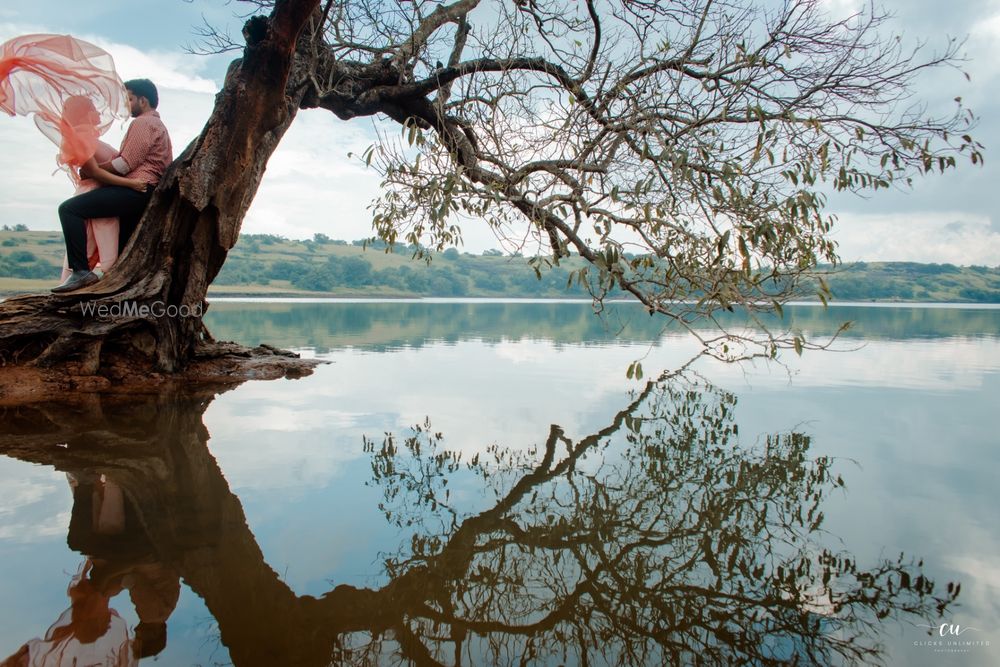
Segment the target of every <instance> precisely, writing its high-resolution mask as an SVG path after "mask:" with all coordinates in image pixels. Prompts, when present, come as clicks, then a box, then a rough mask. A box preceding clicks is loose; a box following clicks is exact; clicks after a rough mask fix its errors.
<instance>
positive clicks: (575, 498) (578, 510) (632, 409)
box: [0, 376, 957, 666]
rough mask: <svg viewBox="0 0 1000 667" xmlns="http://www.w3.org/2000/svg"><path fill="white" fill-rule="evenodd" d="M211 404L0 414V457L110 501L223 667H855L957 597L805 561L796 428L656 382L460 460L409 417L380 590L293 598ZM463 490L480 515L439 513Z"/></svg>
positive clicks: (838, 558) (802, 454) (707, 390)
mask: <svg viewBox="0 0 1000 667" xmlns="http://www.w3.org/2000/svg"><path fill="white" fill-rule="evenodd" d="M212 398H213V397H212V395H210V394H204V395H192V394H184V395H178V396H173V397H148V398H140V399H135V398H133V399H132V400H130V401H129V402H127V403H124V402H121V401H120V400H114V399H110V398H109V399H104V400H94V401H92V402H89V403H86V404H81V405H78V406H76V407H75V409H74V411H68V410H67V407H66V406H65V405H60V406H53V407H51V408H48V407H46V406H41V407H35V408H18V409H8V410H7V411H6V412H4V413H2V421H3V423H4V425H5V428H4V432H5V433H9V434H10V435H4V436H0V453H4V454H6V455H8V456H13V457H16V458H19V459H22V460H26V461H33V462H37V463H43V464H46V465H51V466H54V467H56V468H58V469H60V470H66V471H72V472H73V473H74V474H75V475H104V476H105V479H108V480H110V481H112V482H113V483H114V484H117V485H118V486H119V487H121V489H122V490H123V492H124V495H125V497H126V499H127V502H128V504H129V511H130V513H131V514H130V516H134V517H135V520H136V521H137V522H138V525H139V526H141V530H142V531H143V532H144V533H145V536H146V538H147V541H148V544H150V545H152V549H153V550H154V551H155V557H156V560H157V562H158V563H162V564H163V566H164V567H166V568H169V570H170V571H172V572H176V573H177V574H179V575H180V577H181V578H182V579H183V581H184V582H185V583H186V584H187V585H188V586H189V587H190V588H191V589H192V590H193V591H194V592H195V593H197V594H198V595H199V596H201V597H202V598H203V600H204V601H205V604H206V606H207V607H208V609H209V610H210V612H211V613H212V615H213V616H214V618H215V620H216V621H217V623H218V628H219V633H220V637H221V641H222V643H223V644H224V645H225V646H226V647H227V648H228V650H229V653H230V657H231V658H232V661H233V663H234V664H235V665H238V666H244V665H273V664H282V665H327V664H357V665H374V664H378V665H383V664H388V665H392V664H417V665H439V664H456V665H457V664H462V665H514V664H517V665H522V664H524V665H557V664H567V665H573V664H579V665H604V664H612V665H642V664H705V665H716V664H719V665H730V664H760V665H771V664H774V665H778V664H781V665H785V664H824V665H826V664H837V663H846V664H868V663H870V662H873V661H876V660H877V659H878V658H879V655H880V647H879V635H880V632H881V631H882V630H883V629H884V628H886V627H888V626H887V624H888V623H889V622H890V621H894V620H895V621H896V622H898V621H901V620H908V619H912V620H914V621H916V620H918V619H921V621H920V622H926V620H924V619H930V618H935V617H939V616H941V615H942V614H944V613H945V612H946V611H947V608H948V606H949V605H950V603H951V602H952V601H953V600H954V599H955V596H956V595H957V587H952V586H949V587H948V592H947V593H945V592H940V591H938V592H937V593H936V592H935V591H936V587H935V586H934V584H933V583H932V582H931V581H930V580H929V579H928V578H927V577H926V576H924V575H923V574H922V573H921V567H920V564H919V563H918V564H915V563H913V562H912V561H911V560H910V559H908V558H906V557H905V556H903V555H900V557H899V558H898V559H895V560H884V561H881V562H876V563H874V564H867V565H862V564H859V563H857V562H856V560H855V558H854V557H853V556H852V555H851V554H850V553H848V552H844V551H839V552H836V553H835V552H831V551H830V550H828V549H826V548H824V547H823V546H822V545H823V544H828V543H830V542H831V541H832V540H831V539H829V537H830V536H828V535H826V534H825V533H824V531H823V529H822V523H823V504H824V502H825V499H826V497H827V496H828V495H829V493H830V492H831V491H833V490H836V489H838V488H840V487H841V486H842V485H843V482H842V481H841V480H840V478H839V477H838V476H836V474H835V473H834V472H833V471H832V467H831V466H832V461H831V460H830V459H828V458H824V457H818V458H811V457H810V456H809V452H808V449H809V445H810V442H809V438H808V436H806V435H804V434H801V433H788V434H781V435H774V436H771V437H768V438H767V439H766V442H764V443H763V444H762V445H761V446H760V447H756V448H745V447H741V446H740V445H739V443H738V427H737V424H736V422H735V421H734V409H735V405H736V398H735V396H733V395H732V394H729V393H726V392H724V391H720V390H718V389H716V388H713V387H711V386H709V385H707V384H705V383H703V382H699V381H694V380H692V379H690V378H689V379H683V378H681V377H666V376H664V377H662V378H660V379H659V380H657V381H653V382H649V383H648V384H647V385H646V387H645V389H644V390H643V391H642V392H641V393H638V394H637V395H636V396H634V397H633V400H632V402H631V403H630V404H629V405H627V406H626V407H625V408H624V409H623V410H621V411H620V412H619V413H617V414H616V415H615V416H614V418H613V419H612V420H611V423H609V424H608V425H607V426H606V427H604V428H603V429H601V430H600V431H598V432H596V433H594V434H592V435H590V436H587V437H585V438H582V439H578V440H574V439H572V438H569V437H567V436H566V434H565V433H564V432H563V430H562V429H561V428H560V427H558V426H552V427H551V428H550V431H549V433H548V435H547V437H546V438H545V441H544V443H543V444H542V445H540V446H539V447H538V448H537V449H536V450H533V451H532V450H529V451H524V450H514V449H506V448H503V447H500V446H493V447H491V448H490V449H489V451H488V453H487V454H485V455H482V456H478V457H473V458H472V459H471V460H469V461H465V460H463V457H462V456H460V455H459V454H456V453H454V452H451V451H449V450H447V449H446V448H445V447H444V439H443V436H442V435H441V434H438V433H435V432H433V430H432V429H431V428H430V426H429V424H425V425H422V426H420V427H418V428H415V429H414V430H413V432H412V433H410V434H409V435H407V436H406V437H402V438H400V437H397V436H394V435H388V436H386V437H385V439H384V441H383V442H381V443H376V442H373V441H368V442H366V446H367V449H368V450H369V451H370V452H371V456H372V469H373V480H372V482H371V483H374V484H378V485H380V486H381V487H382V488H383V491H384V496H385V500H384V503H383V505H382V509H383V511H384V512H385V514H386V516H387V518H388V519H389V520H390V521H392V522H394V523H396V524H397V525H398V526H399V527H400V529H401V530H402V531H404V533H405V534H406V535H407V539H406V540H405V544H404V546H403V547H401V548H400V549H399V551H398V552H397V553H395V554H392V555H388V556H387V557H386V558H385V563H386V575H387V578H386V581H387V583H386V584H385V585H384V586H382V587H380V588H358V587H354V586H348V585H339V586H336V587H335V588H333V589H332V590H330V591H329V592H327V593H326V594H324V595H323V596H321V597H319V598H316V597H311V596H296V595H295V594H294V592H293V591H291V589H289V588H288V586H287V585H285V583H284V582H282V581H281V579H280V577H279V576H278V575H277V574H276V573H275V572H274V571H273V570H272V569H271V568H270V566H268V565H267V563H266V562H265V560H264V556H263V553H262V552H261V550H260V548H259V546H258V545H257V542H256V540H255V538H254V536H253V534H252V533H251V532H250V530H249V528H248V526H247V522H246V517H245V515H244V513H243V509H242V506H241V504H240V501H239V499H238V498H237V497H236V496H235V495H234V494H233V493H232V492H231V491H230V489H229V486H228V484H227V482H226V480H225V478H224V477H223V475H222V472H221V470H220V469H219V467H218V464H217V463H216V461H215V459H214V458H213V457H212V455H211V454H210V452H209V450H208V446H207V442H208V432H207V430H206V428H205V426H204V424H203V422H202V415H203V413H204V411H205V409H206V408H207V406H208V404H209V403H210V402H211V400H212ZM487 437H489V436H487ZM466 458H467V457H466ZM473 482H474V484H473ZM470 488H475V489H478V491H479V492H484V493H485V494H486V496H483V497H489V498H490V500H489V502H487V503H486V505H488V507H485V508H484V509H482V510H481V511H476V512H469V511H468V510H467V509H466V510H462V509H461V508H460V506H459V503H458V502H457V500H456V498H457V496H458V495H459V494H458V493H455V494H453V492H452V490H453V489H463V490H465V492H466V493H465V495H468V493H467V492H468V490H469V489H470ZM480 504H482V503H480ZM104 556H105V557H107V554H105V555H104ZM12 648H13V647H12ZM3 650H6V647H4V649H3Z"/></svg>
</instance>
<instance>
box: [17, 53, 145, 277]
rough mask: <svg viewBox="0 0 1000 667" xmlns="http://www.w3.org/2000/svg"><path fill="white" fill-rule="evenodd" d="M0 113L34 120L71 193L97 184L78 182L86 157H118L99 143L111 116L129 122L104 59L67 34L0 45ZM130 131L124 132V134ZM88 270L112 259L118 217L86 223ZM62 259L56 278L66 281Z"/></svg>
mask: <svg viewBox="0 0 1000 667" xmlns="http://www.w3.org/2000/svg"><path fill="white" fill-rule="evenodd" d="M0 110H2V111H5V112H6V113H8V114H10V115H11V116H13V115H15V114H17V115H21V116H29V115H30V116H33V117H34V120H35V125H37V126H38V129H39V130H41V131H42V134H44V135H45V136H46V137H48V138H49V139H50V140H51V141H52V142H53V143H54V144H56V145H57V146H58V147H59V153H58V154H57V155H56V162H57V163H58V164H59V166H60V168H62V169H64V170H65V171H66V172H67V173H68V174H69V176H70V178H71V179H72V180H73V183H75V184H76V186H77V187H76V194H81V193H83V192H88V191H89V190H93V189H94V188H96V187H100V185H99V184H98V183H97V182H96V181H92V180H90V179H81V178H80V174H79V168H80V167H81V166H83V165H84V164H85V163H86V162H87V160H89V159H90V158H91V157H95V158H97V162H98V163H105V162H108V161H110V160H111V159H112V158H114V157H115V156H116V155H117V153H118V152H117V151H115V149H113V148H112V147H110V146H108V145H107V144H104V143H102V142H101V141H100V140H99V138H100V136H101V135H102V134H104V132H106V131H107V129H108V128H109V127H111V124H112V123H113V122H114V120H115V119H116V118H121V119H125V118H128V117H129V108H128V95H127V92H126V91H125V86H124V84H123V83H122V80H121V79H120V78H119V76H118V73H117V72H116V71H115V64H114V61H113V60H112V59H111V55H110V54H108V53H107V52H106V51H104V50H103V49H101V48H100V47H97V46H94V45H93V44H91V43H89V42H85V41H83V40H82V39H77V38H75V37H70V36H69V35H44V34H40V35H23V36H21V37H15V38H14V39H10V40H8V41H6V42H4V43H3V44H0ZM130 131H131V128H130ZM87 256H88V258H89V259H90V262H89V263H90V267H91V268H94V267H95V266H98V265H99V266H100V268H101V270H102V271H104V272H107V271H108V269H110V268H111V266H112V265H113V264H114V263H115V261H116V260H117V259H118V219H117V218H101V219H98V220H88V221H87ZM69 273H70V272H69V269H68V266H67V265H66V263H65V261H64V264H63V279H64V280H65V279H66V277H67V276H68V275H69Z"/></svg>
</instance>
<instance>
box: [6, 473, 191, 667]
mask: <svg viewBox="0 0 1000 667" xmlns="http://www.w3.org/2000/svg"><path fill="white" fill-rule="evenodd" d="M69 479H70V485H71V486H72V487H73V513H72V518H71V519H70V528H69V544H70V546H71V547H72V548H74V549H76V550H78V551H81V552H82V553H84V554H86V555H87V556H88V557H87V559H86V560H85V561H84V562H83V563H82V564H81V565H80V569H79V571H78V572H77V573H76V575H75V576H74V577H73V579H72V581H71V582H70V585H69V588H68V589H67V591H66V593H67V595H68V596H69V598H70V607H69V609H67V610H66V611H64V612H63V613H62V614H61V615H60V616H59V618H58V619H57V620H56V622H55V623H53V624H52V626H51V627H49V629H48V632H46V633H45V636H44V637H43V638H38V639H32V640H31V641H28V642H26V643H25V644H24V645H22V646H21V648H20V649H18V650H17V652H15V653H14V654H13V655H11V656H10V657H9V658H7V659H6V660H4V661H3V662H2V663H0V667H70V666H75V667H84V666H87V667H125V666H127V665H135V664H136V663H137V662H138V659H139V658H141V657H147V656H153V655H156V654H158V653H159V652H160V651H162V650H163V648H164V646H165V645H166V639H167V625H166V621H167V618H168V617H169V616H170V614H171V612H172V611H173V609H174V607H175V605H176V604H177V599H178V596H179V594H180V581H179V579H178V576H177V574H176V573H174V572H173V571H172V570H170V569H169V568H168V567H166V566H165V565H163V564H162V563H160V562H159V561H158V560H157V559H156V558H155V557H154V556H153V552H152V547H151V545H150V543H149V540H148V538H147V537H146V535H145V533H144V532H143V531H142V530H141V529H140V528H139V526H138V522H137V521H136V519H135V517H134V515H133V513H132V511H131V508H130V507H129V506H128V505H127V504H126V502H125V497H124V494H123V493H122V490H121V488H120V487H118V486H117V485H116V484H114V483H113V482H112V481H110V480H108V479H106V478H105V477H104V476H103V475H102V476H99V477H98V476H93V475H84V474H80V475H70V476H69ZM123 590H128V592H129V597H130V598H131V600H132V604H133V605H134V606H135V610H136V614H137V615H138V617H139V625H138V626H136V628H135V631H134V633H132V632H129V629H128V627H127V625H126V623H125V621H124V619H122V617H121V616H120V615H119V614H118V612H117V611H115V610H114V609H112V608H111V606H110V603H111V598H113V597H115V596H116V595H118V594H119V593H120V592H122V591H123Z"/></svg>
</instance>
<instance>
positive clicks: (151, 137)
mask: <svg viewBox="0 0 1000 667" xmlns="http://www.w3.org/2000/svg"><path fill="white" fill-rule="evenodd" d="M125 90H126V91H127V92H128V102H129V111H130V113H131V114H132V118H133V119H134V120H133V121H132V123H131V125H129V128H128V131H127V132H126V133H125V139H123V140H122V145H121V150H120V151H119V153H118V155H117V156H116V157H115V158H113V159H112V160H111V161H110V162H108V163H105V164H101V165H98V169H99V170H101V171H106V172H110V173H111V174H114V175H118V176H124V177H125V178H128V179H132V180H139V181H142V182H143V183H145V184H146V188H145V190H143V191H141V192H140V191H139V190H135V189H132V188H128V187H124V186H120V185H106V186H104V187H101V188H97V189H96V190H91V191H90V192H85V193H83V194H80V195H77V196H75V197H72V198H70V199H67V200H66V201H64V202H63V203H62V204H61V205H60V206H59V222H60V224H61V225H62V230H63V237H64V238H65V240H66V255H67V258H68V260H69V268H70V269H72V271H73V272H72V274H70V276H69V277H68V278H67V279H66V281H65V282H64V283H63V284H61V285H59V286H58V287H54V288H53V289H52V292H54V293H56V294H61V293H64V292H72V291H73V290H77V289H80V288H81V287H86V286H88V285H93V284H94V283H95V282H97V280H98V278H97V275H96V274H94V272H93V271H91V270H90V266H89V264H88V262H87V230H86V226H85V221H86V220H87V219H88V218H113V217H117V218H118V221H119V222H118V224H119V232H118V249H119V252H121V251H122V250H124V248H125V244H126V243H128V239H129V237H130V236H131V235H132V232H133V231H134V230H135V228H136V225H138V224H139V220H140V219H141V218H142V213H143V211H145V210H146V205H147V204H148V203H149V200H150V198H151V197H152V196H153V190H154V189H156V185H157V184H158V183H159V182H160V178H162V176H163V173H164V172H165V171H166V170H167V166H169V165H170V163H171V162H172V161H173V148H172V146H171V145H170V135H169V134H168V133H167V128H166V126H165V125H164V124H163V121H161V120H160V114H159V113H157V111H156V107H157V106H158V105H159V99H160V98H159V95H158V93H157V91H156V86H154V85H153V82H152V81H150V80H149V79H133V80H131V81H126V82H125ZM91 175H92V176H95V177H97V178H98V179H99V180H104V179H100V177H99V175H96V174H91Z"/></svg>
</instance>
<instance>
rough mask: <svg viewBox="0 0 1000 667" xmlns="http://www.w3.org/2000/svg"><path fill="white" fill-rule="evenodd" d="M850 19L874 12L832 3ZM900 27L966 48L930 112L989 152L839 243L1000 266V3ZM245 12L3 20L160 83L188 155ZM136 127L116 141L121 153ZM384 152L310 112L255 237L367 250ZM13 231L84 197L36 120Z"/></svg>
mask: <svg viewBox="0 0 1000 667" xmlns="http://www.w3.org/2000/svg"><path fill="white" fill-rule="evenodd" d="M820 1H821V2H823V3H824V4H826V5H827V6H828V7H829V9H830V11H831V12H834V13H844V12H850V11H851V10H852V9H854V8H857V7H859V6H861V3H862V1H863V0H820ZM882 5H883V6H884V7H886V8H887V9H889V10H890V11H891V12H893V13H894V14H895V20H894V28H895V31H896V32H898V33H899V34H901V35H902V37H903V39H904V40H907V41H908V42H910V43H913V42H916V41H917V40H923V41H926V42H927V46H928V48H931V49H935V48H936V49H937V50H941V49H943V48H944V46H945V45H946V43H947V40H948V39H949V38H951V37H954V38H958V39H964V40H966V41H965V45H964V48H963V53H964V54H965V55H966V56H967V58H968V62H966V63H964V65H963V70H964V71H965V72H966V73H968V74H969V76H970V78H971V81H969V80H966V78H965V77H964V76H963V75H962V74H961V73H960V72H957V71H951V70H948V71H940V72H938V73H936V74H935V75H934V76H933V78H931V79H928V80H927V81H925V82H923V84H922V86H921V88H920V89H919V90H918V94H920V95H926V96H927V99H928V100H929V101H931V100H933V101H935V102H938V103H940V102H942V101H943V102H950V101H951V100H952V99H953V98H954V97H958V96H960V97H962V99H963V102H964V103H965V105H966V106H968V107H969V108H971V109H972V110H973V111H974V112H975V113H976V115H977V116H978V117H979V126H978V128H977V130H976V131H975V132H974V136H975V137H976V139H977V140H979V141H980V142H981V143H983V144H984V145H985V147H986V152H985V156H986V163H985V165H984V166H982V167H977V166H972V165H970V164H968V163H967V162H966V163H965V164H962V165H961V167H962V168H960V169H959V170H957V171H952V172H950V173H948V174H945V175H944V176H941V175H935V176H932V177H927V178H921V179H918V180H917V181H916V182H915V185H914V188H913V189H912V190H910V191H907V192H883V193H880V194H879V195H876V196H875V197H873V198H869V199H860V198H857V197H847V196H842V195H837V196H834V197H832V198H831V200H830V205H829V207H828V212H830V213H833V214H834V215H836V216H837V219H838V223H837V226H836V231H835V236H834V238H835V239H836V240H837V242H838V243H839V247H840V255H841V258H842V259H843V260H845V261H916V262H941V263H943V262H948V263H953V264H961V265H986V266H1000V194H998V190H1000V162H998V159H997V157H996V156H995V155H994V154H993V149H994V147H997V146H1000V115H998V111H1000V96H998V95H997V94H996V92H995V91H996V90H997V89H998V88H1000V0H955V1H954V2H952V3H948V4H942V3H939V2H937V1H936V0H883V2H882ZM243 9H245V8H244V7H243V6H242V5H240V3H233V2H227V1H226V0H129V1H126V0H100V1H99V2H95V3H81V2H79V0H34V1H32V2H18V3H5V6H3V7H0V41H6V40H7V39H10V38H11V37H15V36H18V35H23V34H29V33H59V34H72V35H74V36H76V37H80V38H82V39H86V40H88V41H91V42H93V43H95V44H97V45H98V46H101V47H102V48H104V49H106V50H107V51H108V52H109V53H111V55H112V56H113V57H114V59H115V63H116V66H117V68H118V71H119V74H120V75H121V76H122V78H123V79H130V78H139V77H145V78H149V79H152V80H153V81H154V82H155V83H156V84H157V86H158V87H159V90H160V108H159V111H160V113H161V116H162V118H163V120H164V122H165V123H166V125H167V127H168V128H169V130H170V133H171V137H172V139H173V143H174V151H175V154H179V153H180V152H181V150H183V148H184V147H185V146H186V145H187V144H188V143H189V142H190V141H191V140H192V139H194V138H195V137H196V136H197V134H198V132H199V131H200V130H201V128H202V126H203V125H204V122H205V120H207V118H208V116H209V113H210V112H211V109H212V104H213V101H214V95H215V93H216V92H217V91H218V90H219V88H220V86H221V83H222V77H223V75H224V73H225V69H226V66H227V64H228V63H229V62H230V60H231V59H232V58H234V57H235V54H221V55H212V56H199V55H193V54H191V53H189V52H188V51H187V47H188V46H190V45H191V44H193V43H195V42H196V40H197V35H196V34H195V31H196V29H197V28H198V27H199V26H201V25H203V24H204V22H205V21H208V22H210V23H212V24H213V25H215V26H219V27H222V28H224V29H228V31H229V32H230V33H231V34H234V35H238V34H239V31H240V27H241V25H242V20H241V19H239V18H237V17H235V16H234V12H236V11H242V10H243ZM124 129H125V126H124V125H120V126H116V127H115V128H113V130H112V131H111V132H109V133H108V135H106V137H105V140H106V141H108V143H111V144H113V145H114V144H116V143H117V142H118V141H119V140H120V138H121V136H122V135H123V134H124ZM374 140H375V124H374V122H373V121H372V120H371V119H356V120H353V121H350V122H345V121H341V120H339V119H337V118H336V117H335V116H333V115H332V114H331V113H329V112H326V111H322V110H310V111H302V112H300V113H299V115H298V117H297V118H296V120H295V122H294V123H293V125H292V127H291V129H290V130H289V131H288V133H287V134H286V135H285V137H284V139H283V140H282V143H281V145H280V146H279V147H278V150H277V151H276V152H275V154H274V156H273V157H272V158H271V160H270V162H269V163H268V167H267V171H266V173H265V176H264V180H263V183H262V184H261V187H260V189H259V190H258V193H257V197H256V199H255V201H254V203H253V205H252V207H251V208H250V210H249V212H248V213H247V217H246V219H245V220H244V223H243V232H244V233H269V234H278V235H281V236H285V237H288V238H298V239H305V238H311V237H312V236H313V235H314V234H315V233H323V234H326V235H328V236H330V237H331V238H338V239H345V240H355V239H361V238H366V237H369V236H371V235H372V230H371V214H370V211H369V210H368V205H369V204H370V203H371V201H372V200H373V199H374V198H375V197H376V196H377V194H378V189H379V181H380V178H379V176H378V174H377V173H375V172H374V171H373V170H370V169H366V168H365V167H364V165H363V164H362V163H360V161H359V160H358V159H357V157H355V158H354V159H353V160H352V159H350V158H348V154H349V153H353V154H354V155H355V156H357V155H359V154H361V153H362V152H363V151H364V149H365V148H367V147H368V146H369V145H370V144H371V143H372V142H373V141H374ZM0 147H2V154H3V156H4V159H3V161H2V166H0V223H2V224H11V225H13V224H18V223H23V224H26V225H28V227H29V228H31V229H38V230H55V229H58V228H59V225H58V219H57V217H56V207H57V206H58V204H59V202H61V201H62V200H63V199H65V198H66V197H68V196H69V195H71V194H72V186H71V184H70V182H69V180H68V179H67V178H66V176H65V175H64V174H63V173H61V172H57V171H56V169H55V161H54V153H55V151H54V149H53V146H52V145H51V144H50V143H48V141H47V140H46V139H45V138H44V137H43V136H42V135H41V133H39V132H38V131H37V129H36V128H35V127H34V125H33V124H32V123H31V121H30V120H28V119H24V118H8V117H0ZM463 231H464V247H463V250H465V251H468V252H473V253H478V252H481V251H483V250H484V249H487V248H494V247H500V245H499V243H498V242H497V241H496V240H495V239H494V238H493V236H492V234H491V233H490V232H489V231H488V230H487V229H485V225H476V224H475V223H474V222H471V223H466V224H464V226H463Z"/></svg>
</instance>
